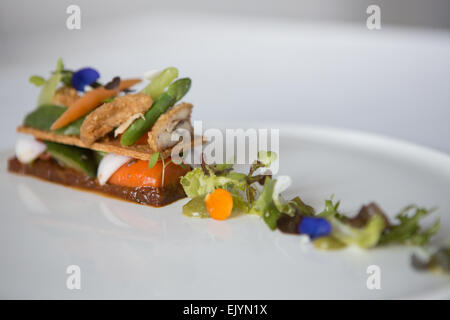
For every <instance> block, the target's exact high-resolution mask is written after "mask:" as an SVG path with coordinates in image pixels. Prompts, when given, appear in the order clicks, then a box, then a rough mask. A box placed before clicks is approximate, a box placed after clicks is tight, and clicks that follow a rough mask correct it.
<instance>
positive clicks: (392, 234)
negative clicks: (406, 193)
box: [380, 205, 440, 246]
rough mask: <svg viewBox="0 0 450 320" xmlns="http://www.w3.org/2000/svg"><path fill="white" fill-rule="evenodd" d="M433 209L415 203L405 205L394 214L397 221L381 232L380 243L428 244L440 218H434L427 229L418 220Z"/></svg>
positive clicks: (437, 227)
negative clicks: (433, 221)
mask: <svg viewBox="0 0 450 320" xmlns="http://www.w3.org/2000/svg"><path fill="white" fill-rule="evenodd" d="M433 211H434V210H433V209H431V210H428V209H426V208H421V207H418V206H416V205H410V206H407V207H405V208H404V209H403V210H402V211H400V213H399V214H397V216H396V219H397V220H398V221H399V223H398V224H397V225H393V226H391V227H390V228H387V229H386V231H385V232H384V233H383V235H382V237H381V238H380V245H384V244H390V243H402V244H410V245H417V246H423V245H426V244H428V243H429V242H430V238H431V237H432V236H433V235H434V234H436V232H437V231H438V230H439V228H440V220H439V219H438V220H436V221H435V223H434V224H433V225H432V226H431V227H429V228H427V229H422V228H421V226H420V224H419V222H420V220H421V219H422V218H424V217H425V216H427V215H428V214H430V213H431V212H433Z"/></svg>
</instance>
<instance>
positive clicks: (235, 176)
mask: <svg viewBox="0 0 450 320" xmlns="http://www.w3.org/2000/svg"><path fill="white" fill-rule="evenodd" d="M180 183H181V185H182V186H183V189H184V192H185V193H186V195H187V196H188V197H189V198H195V197H200V196H205V195H207V194H209V193H211V192H213V191H214V189H217V188H223V189H227V188H228V187H233V188H236V189H239V190H242V191H244V190H245V187H246V184H245V175H243V174H239V173H237V172H233V173H227V174H224V175H220V176H216V175H215V174H214V173H212V172H210V174H209V175H206V174H205V173H204V172H203V170H202V169H201V168H195V169H194V170H191V171H190V172H188V173H187V174H186V175H184V176H183V177H182V178H181V180H180Z"/></svg>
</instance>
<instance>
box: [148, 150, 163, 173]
mask: <svg viewBox="0 0 450 320" xmlns="http://www.w3.org/2000/svg"><path fill="white" fill-rule="evenodd" d="M159 156H160V153H159V152H155V153H154V154H152V156H151V157H150V160H148V168H149V169H151V168H153V167H154V166H155V164H156V162H158V159H159Z"/></svg>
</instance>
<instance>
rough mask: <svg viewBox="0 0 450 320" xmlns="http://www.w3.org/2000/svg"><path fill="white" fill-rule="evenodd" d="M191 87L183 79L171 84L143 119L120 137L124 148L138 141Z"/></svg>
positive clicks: (189, 81)
mask: <svg viewBox="0 0 450 320" xmlns="http://www.w3.org/2000/svg"><path fill="white" fill-rule="evenodd" d="M190 87H191V79H189V78H183V79H179V80H177V81H175V82H173V83H172V84H171V85H170V86H169V88H168V89H167V91H166V92H164V93H163V94H161V95H160V96H159V97H158V98H157V99H156V100H155V102H153V105H152V107H151V108H150V109H149V110H148V111H147V112H146V113H145V115H144V119H137V120H136V121H134V122H133V123H132V124H131V126H129V127H128V129H127V130H126V131H125V133H124V134H123V135H122V138H121V140H120V142H121V143H122V145H124V146H130V145H132V144H134V143H136V141H138V140H139V138H140V137H142V136H143V135H144V134H146V133H147V132H148V130H150V128H151V127H152V126H153V125H154V124H155V122H156V120H158V118H159V117H160V116H161V115H162V114H163V113H164V112H166V111H167V109H169V108H170V107H172V106H173V105H174V104H175V103H176V102H177V101H178V100H180V99H181V98H183V96H184V95H185V94H186V93H187V92H188V91H189V88H190Z"/></svg>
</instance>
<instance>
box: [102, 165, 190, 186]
mask: <svg viewBox="0 0 450 320" xmlns="http://www.w3.org/2000/svg"><path fill="white" fill-rule="evenodd" d="M169 160H170V159H166V160H165V161H166V163H167V162H168V161H169ZM188 171H189V168H188V167H185V168H183V167H181V166H179V165H177V164H175V163H173V162H170V163H167V165H166V168H165V170H164V186H169V185H174V184H175V183H178V181H179V179H180V177H181V176H183V175H185V174H186V173H187V172H188ZM162 172H163V164H162V161H161V160H160V161H158V162H157V163H156V164H155V165H154V166H153V167H152V168H151V169H149V168H148V161H144V160H132V161H131V162H129V163H125V164H124V165H123V166H122V167H120V168H119V169H118V170H117V171H116V172H114V174H113V175H112V176H111V178H109V180H108V183H111V184H115V185H119V186H124V187H145V186H150V187H155V188H159V187H161V184H162Z"/></svg>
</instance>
